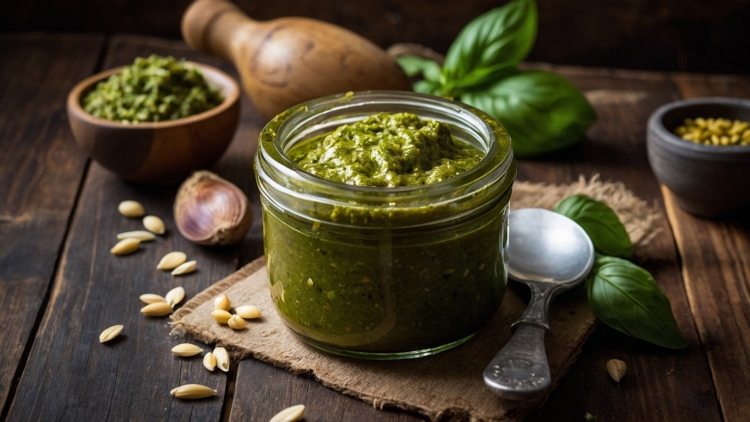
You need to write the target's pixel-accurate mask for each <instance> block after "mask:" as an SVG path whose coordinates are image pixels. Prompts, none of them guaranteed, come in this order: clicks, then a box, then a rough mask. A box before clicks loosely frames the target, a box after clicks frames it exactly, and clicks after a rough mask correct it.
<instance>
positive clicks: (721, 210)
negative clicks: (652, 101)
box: [647, 97, 750, 218]
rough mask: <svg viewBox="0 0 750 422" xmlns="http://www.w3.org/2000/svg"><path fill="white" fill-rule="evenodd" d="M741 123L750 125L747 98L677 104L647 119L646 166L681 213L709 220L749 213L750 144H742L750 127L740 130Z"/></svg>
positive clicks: (693, 100)
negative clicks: (676, 204) (647, 162)
mask: <svg viewBox="0 0 750 422" xmlns="http://www.w3.org/2000/svg"><path fill="white" fill-rule="evenodd" d="M698 118H700V119H698ZM685 119H690V120H688V122H687V123H688V125H687V126H688V127H685V128H683V129H680V130H679V132H681V133H683V135H682V136H678V135H677V134H675V130H677V128H678V127H680V126H685V125H686V120H685ZM709 119H710V120H709ZM718 119H725V120H722V121H719V120H718ZM696 121H697V122H698V123H696ZM726 121H729V123H727V122H726ZM745 122H750V100H744V99H737V98H722V97H710V98H697V99H692V100H684V101H675V102H673V103H669V104H666V105H664V106H662V107H661V108H659V109H658V110H656V111H655V112H654V113H653V114H652V115H651V117H650V118H649V121H648V136H647V146H648V159H649V163H650V164H651V168H652V170H653V171H654V174H655V175H656V177H657V179H659V181H660V182H661V183H662V184H664V185H665V186H667V187H668V188H669V190H670V191H671V192H672V193H673V194H674V196H675V198H676V200H677V203H678V205H679V206H680V207H681V208H682V209H684V210H685V211H687V212H689V213H691V214H695V215H697V216H701V217H708V218H726V217H731V216H734V215H737V214H739V213H741V212H742V211H746V210H748V209H750V144H747V143H746V144H744V145H743V144H742V143H743V139H744V138H743V136H745V137H750V134H745V130H750V128H745V129H743V128H744V123H745ZM699 124H700V125H699ZM698 126H700V128H699V127H698ZM688 131H695V133H693V132H691V134H687V133H686V132H688ZM701 131H702V133H699V132H701ZM722 131H724V132H726V133H723V132H722ZM717 133H718V134H720V135H722V136H719V135H717V136H714V134H717ZM748 133H750V132H748ZM725 134H726V136H724V135H725ZM683 137H687V138H688V139H683ZM749 139H750V138H749ZM712 140H713V141H712ZM706 142H708V143H709V144H706ZM732 143H734V144H732Z"/></svg>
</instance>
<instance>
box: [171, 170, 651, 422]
mask: <svg viewBox="0 0 750 422" xmlns="http://www.w3.org/2000/svg"><path fill="white" fill-rule="evenodd" d="M575 194H584V195H588V196H590V197H592V198H594V199H597V200H600V201H602V202H605V203H607V204H608V205H609V206H610V207H612V208H613V209H614V210H616V212H617V213H618V216H619V217H620V219H621V221H623V223H624V225H625V227H626V230H627V231H628V234H629V235H630V237H631V240H632V241H633V243H634V244H636V247H637V249H638V248H642V247H644V246H645V245H647V244H648V243H649V242H650V241H651V239H653V237H654V236H655V235H656V233H654V232H655V231H657V230H658V229H657V225H658V219H659V218H660V213H659V212H658V210H656V209H654V208H652V207H649V206H648V204H647V203H646V202H645V201H643V200H641V199H639V198H637V197H636V196H635V195H633V193H632V192H631V191H629V190H628V189H627V188H625V186H624V185H623V184H622V183H619V182H602V181H601V180H600V179H599V177H598V175H595V176H593V177H592V178H591V179H590V180H588V181H586V179H585V178H584V177H583V176H582V177H580V178H579V180H578V181H577V182H574V183H571V184H569V185H547V184H542V183H536V184H535V183H528V182H517V183H516V184H515V185H514V192H513V197H512V199H511V208H512V209H519V208H526V207H538V208H547V209H551V208H553V207H554V205H556V204H557V203H558V202H559V201H560V200H562V199H563V198H565V197H567V196H569V195H575ZM264 266H265V260H264V258H259V259H258V260H256V261H253V262H252V263H250V264H248V265H246V266H245V267H243V268H242V269H240V270H239V271H237V272H236V273H234V274H232V275H230V276H229V277H227V278H225V279H223V280H221V281H219V282H217V283H216V284H214V285H212V286H211V287H210V288H208V289H206V290H204V291H203V292H201V293H200V294H199V295H198V296H196V297H195V298H193V299H192V300H190V301H189V302H188V303H186V304H185V305H184V306H182V307H181V308H180V309H179V310H177V311H176V312H175V313H174V314H173V315H172V317H171V318H172V319H173V320H174V322H173V330H172V333H171V334H172V335H182V334H185V333H190V334H191V335H193V336H194V337H195V338H196V339H197V340H199V341H202V342H205V343H207V344H214V343H215V344H217V345H223V346H227V349H228V351H229V352H230V354H231V355H232V357H233V358H234V359H238V360H239V359H242V358H245V357H248V356H253V357H254V358H256V359H259V360H262V361H265V362H268V363H270V364H272V365H275V366H277V367H281V368H283V369H286V370H289V371H291V372H292V373H295V374H302V373H305V374H309V375H312V376H314V377H315V378H316V379H317V380H318V381H319V382H321V383H322V384H323V385H325V386H326V387H328V388H332V389H334V390H336V391H339V392H341V393H344V394H347V395H350V396H353V397H356V398H358V399H361V400H363V401H365V402H368V403H370V404H372V405H373V407H375V408H378V409H383V408H385V407H395V408H399V409H404V410H408V411H415V412H418V413H421V414H423V415H425V416H426V417H428V418H430V419H432V420H443V419H445V418H460V419H462V420H472V421H478V420H480V419H476V418H473V417H471V415H470V413H469V412H470V411H471V409H464V408H444V409H442V410H441V411H438V412H434V411H428V410H426V409H424V408H421V407H419V406H418V405H417V404H415V403H409V402H405V401H397V400H393V399H389V398H382V397H376V396H372V395H370V394H367V393H363V392H359V391H355V390H353V389H351V388H349V386H347V385H344V384H345V383H346V381H345V380H343V381H341V382H340V383H336V382H329V381H326V380H321V379H319V378H318V377H317V376H316V374H315V373H314V371H313V369H312V368H308V369H301V368H295V367H293V365H292V364H291V363H289V362H287V361H285V360H284V357H283V356H282V357H281V358H277V357H274V356H269V355H266V354H260V353H256V352H255V351H253V350H247V349H238V348H234V347H231V344H229V343H227V342H225V340H224V339H222V338H221V336H220V335H216V333H214V332H211V331H208V332H201V330H200V329H198V327H196V326H194V325H192V324H190V323H188V322H187V321H185V320H184V317H185V316H187V315H189V314H190V313H192V312H193V311H194V310H195V309H196V308H198V307H199V306H201V305H202V304H204V303H206V302H207V301H209V300H213V298H214V297H216V296H217V295H218V294H220V293H222V292H225V291H227V290H228V289H230V288H231V287H232V286H234V285H235V284H237V283H239V282H241V281H243V280H245V279H247V278H248V277H251V276H253V274H255V273H257V272H258V271H259V270H262V269H264V268H263V267H264ZM263 273H265V271H263ZM595 327H596V324H595V318H594V317H593V315H592V316H591V320H590V323H587V325H586V327H585V331H584V332H585V334H584V335H583V336H582V337H581V341H580V343H578V344H576V345H575V346H574V347H572V348H571V350H570V351H569V356H568V358H567V359H566V360H565V361H564V362H563V364H562V365H561V366H560V367H559V370H558V371H557V374H560V375H562V374H564V373H565V372H567V370H568V369H569V368H570V366H571V365H572V364H573V363H574V362H575V361H576V358H577V356H578V355H579V354H580V351H581V347H582V345H583V342H584V340H585V339H586V338H587V337H588V335H589V334H590V333H591V332H593V330H594V329H595ZM553 379H554V380H555V385H554V386H556V385H557V381H558V380H559V379H560V376H553ZM554 386H553V388H554ZM550 391H552V389H550ZM545 400H546V397H545V398H544V399H542V400H537V401H529V402H518V403H517V405H515V407H512V408H510V410H509V411H508V412H506V413H504V414H499V415H497V417H491V418H483V419H481V420H491V421H509V420H518V419H521V418H523V417H524V416H525V415H527V414H528V412H529V411H530V410H531V409H532V408H534V407H537V406H540V405H541V404H542V403H544V401H545Z"/></svg>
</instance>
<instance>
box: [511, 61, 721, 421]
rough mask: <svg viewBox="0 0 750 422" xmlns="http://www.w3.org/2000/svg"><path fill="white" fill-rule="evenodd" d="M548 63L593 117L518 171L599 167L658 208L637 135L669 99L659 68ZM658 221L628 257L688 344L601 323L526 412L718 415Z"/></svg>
mask: <svg viewBox="0 0 750 422" xmlns="http://www.w3.org/2000/svg"><path fill="white" fill-rule="evenodd" d="M535 67H539V66H535ZM552 70H555V71H557V72H559V73H562V74H563V75H565V76H567V77H568V78H569V79H570V80H571V81H573V82H574V83H575V84H576V85H577V86H579V87H580V88H581V89H582V90H583V91H584V92H586V94H587V96H588V98H589V99H590V101H591V102H592V103H593V105H594V107H595V108H596V111H597V113H598V116H599V119H598V121H597V123H596V124H595V125H594V127H592V129H591V130H590V131H589V134H588V135H589V136H588V139H587V140H586V141H584V142H583V143H582V144H580V145H578V146H574V147H572V148H569V149H567V150H564V151H561V152H559V153H553V154H550V155H548V156H546V157H543V158H542V159H537V160H524V161H520V162H519V180H530V181H535V182H553V183H569V182H572V181H574V180H576V179H577V178H578V177H579V175H581V174H583V175H585V176H586V177H591V176H592V175H594V174H600V175H601V178H602V179H603V180H616V181H622V182H624V183H625V184H626V186H627V187H628V188H630V189H631V190H633V191H634V192H635V194H636V195H638V196H639V197H641V198H643V199H645V200H646V201H647V202H649V203H652V204H653V205H655V206H657V207H659V208H663V204H662V202H661V200H660V198H661V195H660V191H659V185H658V183H657V181H656V180H655V179H654V176H653V175H652V173H651V170H650V168H649V165H648V161H647V158H646V146H645V140H646V121H647V119H648V116H649V115H650V114H651V112H652V111H653V110H654V109H656V108H657V107H659V106H660V105H662V104H664V103H667V102H669V101H672V100H674V99H675V93H674V91H673V89H672V86H671V84H670V82H669V80H668V79H667V78H666V77H665V75H663V74H657V73H647V72H630V71H612V70H596V69H581V68H563V67H557V68H553V69H552ZM660 228H661V230H662V233H661V234H660V235H658V236H657V237H656V238H655V239H654V241H653V242H652V244H651V245H650V246H649V250H648V258H646V257H644V256H640V257H636V262H637V263H638V264H639V265H642V266H644V267H645V268H646V269H648V270H649V271H651V272H652V274H653V275H654V276H655V277H656V280H657V281H658V282H659V284H660V286H661V287H662V288H663V289H664V291H665V292H666V294H667V296H668V297H669V298H670V300H671V303H672V308H673V311H674V313H675V316H676V318H677V322H678V324H679V326H680V328H681V330H682V332H683V333H684V334H685V336H686V337H687V338H688V340H689V342H690V346H689V348H688V349H686V350H684V351H671V350H667V349H661V348H659V347H656V346H652V345H650V344H647V343H645V342H642V341H639V340H634V339H631V338H630V337H627V336H625V335H624V334H621V333H620V332H618V331H616V330H613V329H611V328H609V327H606V326H604V325H603V324H602V325H601V326H600V327H599V329H597V331H596V332H595V333H594V334H593V335H592V336H591V337H590V338H589V340H588V342H587V343H586V345H585V346H584V348H583V351H582V354H581V356H580V357H579V359H578V361H577V362H576V363H575V364H574V365H573V366H572V367H571V369H570V371H569V373H568V375H566V376H565V377H564V378H563V379H562V381H561V382H560V385H559V386H558V388H557V389H556V390H555V391H554V392H553V393H552V394H551V396H550V397H549V399H548V401H547V403H546V404H545V405H543V406H542V407H541V408H540V409H538V410H537V411H536V412H535V413H534V414H533V415H532V417H531V418H530V420H532V421H536V420H538V421H544V420H555V419H559V418H561V417H562V418H564V419H574V420H580V419H578V418H583V415H584V414H586V413H591V414H593V415H596V416H598V418H599V420H608V421H629V420H680V419H682V420H691V421H694V420H695V421H697V420H702V421H717V420H720V415H719V412H718V406H717V403H716V398H715V395H714V387H713V385H712V382H711V379H710V372H709V368H708V365H707V362H706V358H705V355H704V353H703V352H702V351H701V346H700V342H699V339H698V336H697V333H696V329H695V325H694V322H693V319H692V314H691V310H690V307H689V304H688V300H687V296H686V294H685V289H684V286H683V283H682V279H681V277H680V267H679V263H678V257H677V254H676V250H675V247H674V243H673V239H672V234H671V231H670V228H669V226H668V224H666V220H665V221H664V222H663V224H662V226H661V227H660ZM553 306H554V305H553ZM613 358H617V359H621V360H623V361H625V362H626V363H627V364H628V374H627V375H626V377H625V378H624V379H623V381H622V383H621V384H620V385H618V384H616V383H614V382H613V381H612V380H611V379H610V378H609V376H608V375H607V373H606V371H605V363H606V362H607V361H608V360H609V359H613Z"/></svg>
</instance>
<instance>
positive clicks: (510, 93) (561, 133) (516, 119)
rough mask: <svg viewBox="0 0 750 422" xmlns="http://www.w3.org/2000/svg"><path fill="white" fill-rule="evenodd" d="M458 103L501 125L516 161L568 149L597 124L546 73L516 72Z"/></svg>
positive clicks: (574, 91) (573, 92) (573, 94)
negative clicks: (509, 137)
mask: <svg viewBox="0 0 750 422" xmlns="http://www.w3.org/2000/svg"><path fill="white" fill-rule="evenodd" d="M460 100H461V101H463V102H465V103H467V104H469V105H472V106H474V107H476V108H478V109H480V110H482V111H484V112H486V113H487V114H489V115H491V116H492V117H494V118H495V119H497V120H498V121H499V122H500V123H501V124H502V125H503V126H505V128H506V129H507V130H508V133H510V136H511V139H512V140H513V151H514V152H515V153H516V155H518V156H519V157H528V156H531V155H536V154H541V153H544V152H549V151H553V150H556V149H560V148H563V147H566V146H568V145H571V144H573V143H575V142H577V141H579V140H581V139H582V137H583V135H584V133H585V132H586V129H588V128H589V127H590V126H591V124H592V123H593V122H594V120H596V113H595V112H594V109H593V108H592V107H591V105H590V104H589V102H588V101H587V100H586V98H585V97H584V96H583V94H581V91H579V90H578V88H576V87H575V86H574V85H573V84H572V83H570V82H569V81H568V80H567V79H565V78H563V77H562V76H560V75H558V74H555V73H551V72H544V71H528V72H517V73H515V74H513V75H511V76H508V77H507V78H504V79H500V80H499V81H496V82H494V83H492V84H490V85H488V86H487V87H482V89H481V90H480V89H479V88H477V90H475V91H470V92H465V93H464V94H462V95H461V96H460Z"/></svg>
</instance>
